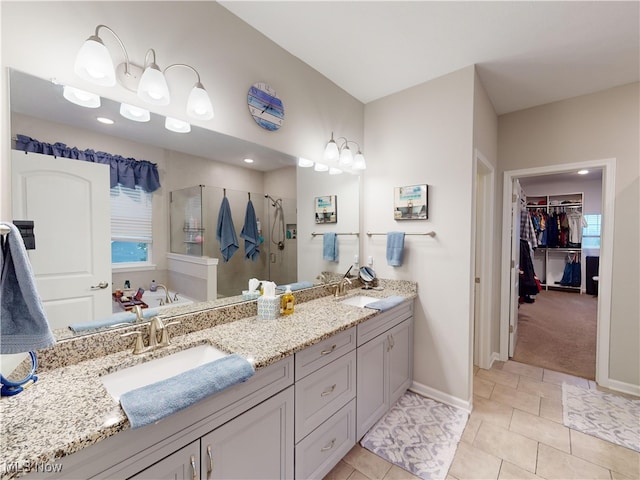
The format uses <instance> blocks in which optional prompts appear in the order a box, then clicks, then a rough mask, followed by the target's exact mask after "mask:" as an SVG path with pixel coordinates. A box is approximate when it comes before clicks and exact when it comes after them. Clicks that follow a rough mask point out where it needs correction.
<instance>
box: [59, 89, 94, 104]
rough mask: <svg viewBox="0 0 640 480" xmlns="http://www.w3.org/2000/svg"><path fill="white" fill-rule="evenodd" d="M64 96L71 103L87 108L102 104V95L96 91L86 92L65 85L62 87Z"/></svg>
mask: <svg viewBox="0 0 640 480" xmlns="http://www.w3.org/2000/svg"><path fill="white" fill-rule="evenodd" d="M62 96H63V97H64V98H66V99H67V100H69V101H70V102H71V103H75V104H76V105H80V106H81V107H86V108H98V107H99V106H100V97H99V96H98V95H96V94H95V93H91V92H85V91H84V90H80V89H79V88H75V87H70V86H69V85H65V86H64V88H63V89H62Z"/></svg>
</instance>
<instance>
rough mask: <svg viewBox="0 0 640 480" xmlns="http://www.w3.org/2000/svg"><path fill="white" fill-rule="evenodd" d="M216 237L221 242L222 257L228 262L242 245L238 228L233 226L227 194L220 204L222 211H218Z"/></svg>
mask: <svg viewBox="0 0 640 480" xmlns="http://www.w3.org/2000/svg"><path fill="white" fill-rule="evenodd" d="M216 238H217V239H218V242H220V252H221V253H222V258H223V259H224V261H225V262H228V261H229V259H230V258H231V257H232V256H233V254H234V253H236V250H238V248H240V247H239V246H238V237H237V236H236V229H235V227H234V226H233V218H231V207H230V206H229V200H227V197H226V196H225V197H223V198H222V204H221V205H220V211H219V212H218V227H217V229H216Z"/></svg>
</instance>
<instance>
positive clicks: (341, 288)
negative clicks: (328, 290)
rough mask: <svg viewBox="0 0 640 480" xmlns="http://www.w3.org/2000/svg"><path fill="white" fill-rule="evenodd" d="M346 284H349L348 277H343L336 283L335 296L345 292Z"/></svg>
mask: <svg viewBox="0 0 640 480" xmlns="http://www.w3.org/2000/svg"><path fill="white" fill-rule="evenodd" d="M347 284H349V285H351V280H350V279H349V277H343V278H342V280H340V281H339V282H338V284H337V285H336V293H335V296H336V297H344V296H345V295H346V293H347Z"/></svg>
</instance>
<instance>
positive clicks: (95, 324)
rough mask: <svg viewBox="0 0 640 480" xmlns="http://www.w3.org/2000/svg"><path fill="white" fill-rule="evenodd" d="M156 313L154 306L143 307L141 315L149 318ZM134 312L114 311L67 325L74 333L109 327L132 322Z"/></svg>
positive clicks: (134, 316) (134, 317) (134, 315)
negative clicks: (94, 318) (100, 316)
mask: <svg viewBox="0 0 640 480" xmlns="http://www.w3.org/2000/svg"><path fill="white" fill-rule="evenodd" d="M156 315H158V310H156V309H155V308H143V309H142V317H143V318H151V317H155V316H156ZM136 318H138V317H136V314H135V313H133V312H119V313H114V314H113V315H111V316H110V317H105V318H100V319H98V320H92V321H90V322H79V323H73V324H71V325H69V329H70V330H72V331H73V332H75V333H78V332H83V331H85V330H93V329H96V328H104V327H110V326H112V325H116V324H118V323H133V322H135V321H136Z"/></svg>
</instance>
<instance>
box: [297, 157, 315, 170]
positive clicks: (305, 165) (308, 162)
mask: <svg viewBox="0 0 640 480" xmlns="http://www.w3.org/2000/svg"><path fill="white" fill-rule="evenodd" d="M298 166H299V167H303V168H309V167H313V161H312V160H308V159H306V158H302V157H298Z"/></svg>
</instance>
